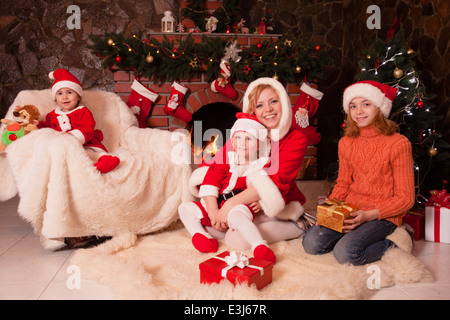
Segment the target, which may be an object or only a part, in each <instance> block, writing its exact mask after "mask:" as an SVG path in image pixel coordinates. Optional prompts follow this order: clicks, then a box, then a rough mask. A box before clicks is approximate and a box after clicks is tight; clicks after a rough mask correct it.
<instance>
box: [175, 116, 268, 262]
mask: <svg viewBox="0 0 450 320" xmlns="http://www.w3.org/2000/svg"><path fill="white" fill-rule="evenodd" d="M237 118H238V119H237V121H236V122H235V123H234V125H233V127H232V128H231V140H232V143H233V148H232V149H233V150H232V151H229V152H228V163H215V164H213V165H211V166H210V167H209V168H208V171H207V173H206V175H205V178H204V180H203V183H202V184H201V186H200V190H199V197H200V198H201V200H200V202H185V203H182V204H181V205H180V207H179V208H178V212H179V214H180V218H181V221H182V222H183V224H184V225H185V227H186V229H187V230H188V231H189V233H190V234H191V236H192V243H193V245H194V247H195V248H196V249H197V250H198V251H200V252H216V251H217V249H218V246H219V245H218V241H217V239H215V238H213V237H212V236H211V235H210V233H208V232H207V231H206V230H205V226H212V227H214V228H215V229H217V230H220V229H221V230H224V229H226V228H227V227H230V228H232V229H236V230H239V231H240V232H241V234H242V235H243V236H244V237H245V238H246V240H247V241H248V242H249V243H250V245H251V247H252V250H253V255H254V257H255V258H257V259H263V260H268V261H271V262H273V263H275V261H276V257H275V254H274V253H273V251H272V250H271V249H270V248H269V247H268V246H267V242H266V241H265V240H264V239H263V238H262V236H261V234H260V232H259V230H258V228H257V227H256V226H255V224H254V223H253V218H254V216H255V215H256V214H257V213H258V212H259V210H260V209H261V207H260V206H259V204H258V203H257V202H255V203H253V204H250V205H244V204H240V205H237V206H235V207H234V208H233V209H231V211H230V212H229V215H228V219H227V224H224V225H217V222H216V220H215V215H216V214H217V212H218V210H219V208H220V207H221V206H222V205H223V203H224V202H225V201H226V200H228V199H229V198H231V197H233V196H234V195H236V194H238V193H239V192H241V191H243V190H244V189H245V188H246V187H247V185H246V177H247V176H248V175H250V174H255V173H256V172H261V174H265V171H263V169H264V168H266V167H267V166H268V165H269V164H270V163H269V158H268V155H269V151H270V150H269V149H270V142H269V141H268V133H267V129H266V128H265V127H264V126H263V125H262V124H261V123H260V122H259V121H258V120H257V119H256V117H254V116H250V115H248V114H245V113H238V114H237Z"/></svg>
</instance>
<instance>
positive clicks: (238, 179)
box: [199, 152, 270, 198]
mask: <svg viewBox="0 0 450 320" xmlns="http://www.w3.org/2000/svg"><path fill="white" fill-rule="evenodd" d="M227 158H228V162H227V163H213V164H211V166H209V168H208V171H207V172H206V174H205V177H204V179H203V183H202V184H201V186H200V190H199V197H200V198H203V197H206V196H214V197H218V196H219V194H224V193H230V192H231V191H237V190H244V189H246V188H247V176H248V175H250V174H265V173H264V171H263V168H265V167H267V166H269V164H270V162H269V158H267V157H261V158H259V159H257V160H255V161H254V162H252V163H250V164H249V165H245V166H238V165H236V164H235V163H234V162H235V161H234V154H233V152H229V153H228V157H227Z"/></svg>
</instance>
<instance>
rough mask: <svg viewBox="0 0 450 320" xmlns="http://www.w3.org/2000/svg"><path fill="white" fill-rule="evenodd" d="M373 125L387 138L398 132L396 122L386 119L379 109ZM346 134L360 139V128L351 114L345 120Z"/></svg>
mask: <svg viewBox="0 0 450 320" xmlns="http://www.w3.org/2000/svg"><path fill="white" fill-rule="evenodd" d="M373 125H374V126H375V128H376V129H377V130H378V132H380V133H381V134H384V135H387V136H391V135H393V134H394V133H395V132H397V131H398V126H397V124H396V123H395V122H394V121H391V120H389V119H387V118H385V117H384V115H383V113H382V112H381V110H380V108H377V114H376V116H375V119H374V121H373ZM344 133H345V135H346V136H347V137H352V138H356V137H359V126H358V124H357V123H356V122H355V120H353V119H352V117H351V116H350V114H348V115H347V119H346V120H345V131H344Z"/></svg>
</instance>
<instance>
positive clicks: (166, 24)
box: [161, 11, 175, 32]
mask: <svg viewBox="0 0 450 320" xmlns="http://www.w3.org/2000/svg"><path fill="white" fill-rule="evenodd" d="M174 25H175V18H174V17H173V16H172V12H171V11H166V12H164V17H163V18H162V19H161V32H174V30H175V27H174Z"/></svg>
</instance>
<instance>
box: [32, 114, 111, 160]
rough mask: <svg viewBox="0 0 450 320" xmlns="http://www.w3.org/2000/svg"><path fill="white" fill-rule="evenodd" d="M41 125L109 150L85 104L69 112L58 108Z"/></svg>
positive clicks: (86, 144) (85, 144)
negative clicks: (103, 142)
mask: <svg viewBox="0 0 450 320" xmlns="http://www.w3.org/2000/svg"><path fill="white" fill-rule="evenodd" d="M40 126H41V127H46V128H52V129H55V130H57V131H63V132H68V133H70V134H72V135H73V136H74V137H75V138H77V139H78V140H79V141H80V142H81V143H82V144H83V146H84V147H90V148H100V149H102V150H103V151H105V152H108V150H107V149H106V147H105V146H104V145H103V144H102V143H101V141H102V140H103V133H102V131H100V130H98V129H95V120H94V116H93V115H92V112H91V111H90V110H89V109H88V108H86V107H85V106H78V107H76V108H75V109H73V110H71V111H69V112H64V111H63V110H62V109H61V108H56V109H54V110H53V111H51V112H49V113H48V114H47V116H46V118H45V122H44V123H41V125H40Z"/></svg>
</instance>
